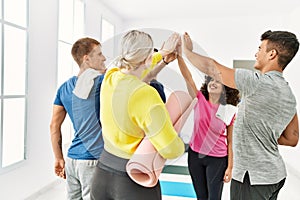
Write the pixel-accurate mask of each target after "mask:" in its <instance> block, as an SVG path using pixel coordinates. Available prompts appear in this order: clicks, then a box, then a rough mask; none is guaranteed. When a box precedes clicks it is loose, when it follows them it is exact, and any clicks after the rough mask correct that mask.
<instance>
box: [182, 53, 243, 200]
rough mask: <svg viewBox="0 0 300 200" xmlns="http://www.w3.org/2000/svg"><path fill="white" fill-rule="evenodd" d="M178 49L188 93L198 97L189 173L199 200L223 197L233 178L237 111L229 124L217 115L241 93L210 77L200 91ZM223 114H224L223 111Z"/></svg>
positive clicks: (236, 101)
mask: <svg viewBox="0 0 300 200" xmlns="http://www.w3.org/2000/svg"><path fill="white" fill-rule="evenodd" d="M177 51H178V58H177V60H178V65H179V68H180V71H181V73H182V75H183V77H184V79H185V81H186V85H187V88H188V91H189V94H190V95H191V96H192V97H193V98H195V97H197V98H198V103H197V105H196V106H195V108H194V131H193V135H192V138H191V141H190V148H189V150H188V167H189V172H190V175H191V178H192V181H193V185H194V189H195V192H196V194H197V199H198V200H199V199H201V200H204V199H210V200H219V199H221V197H222V190H223V182H226V183H227V182H229V181H230V180H231V173H232V165H233V160H232V159H233V155H232V130H233V122H234V118H235V114H231V116H230V119H229V123H228V122H226V120H224V116H220V115H218V114H219V113H222V112H220V110H221V109H223V111H226V108H228V107H230V106H228V105H227V107H226V106H225V105H226V104H231V105H233V106H236V105H237V104H238V102H239V95H238V94H239V92H238V90H236V89H232V88H229V87H227V86H224V85H223V84H221V83H220V82H219V81H217V80H214V79H212V78H211V77H208V76H206V77H205V82H204V83H203V85H202V87H201V88H200V90H198V89H197V87H196V84H195V82H194V81H193V78H192V75H191V73H190V71H189V69H188V68H187V66H186V64H185V62H184V60H183V58H182V56H181V48H180V47H179V48H178V49H177ZM227 113H228V112H227ZM221 115H224V112H223V114H221ZM227 121H228V120H227ZM225 122H226V123H227V124H226V123H225Z"/></svg>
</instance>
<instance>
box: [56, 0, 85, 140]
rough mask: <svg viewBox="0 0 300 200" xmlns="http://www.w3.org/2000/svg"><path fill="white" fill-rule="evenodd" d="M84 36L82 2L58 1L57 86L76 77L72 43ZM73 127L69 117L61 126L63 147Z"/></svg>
mask: <svg viewBox="0 0 300 200" xmlns="http://www.w3.org/2000/svg"><path fill="white" fill-rule="evenodd" d="M83 35H84V1H83V0H60V1H59V32H58V64H57V86H58V87H59V86H60V85H61V84H62V83H63V82H65V81H66V80H67V79H69V78H70V77H71V76H72V75H77V73H78V72H79V67H78V65H77V64H76V63H75V61H74V60H73V58H72V55H71V48H72V45H73V43H74V42H75V41H76V40H77V39H78V38H81V37H83ZM72 131H73V127H72V124H71V120H70V119H69V117H68V116H67V117H66V120H65V121H64V123H63V125H62V133H63V134H62V137H63V143H64V145H68V144H69V142H70V141H71V139H72V137H73V134H72Z"/></svg>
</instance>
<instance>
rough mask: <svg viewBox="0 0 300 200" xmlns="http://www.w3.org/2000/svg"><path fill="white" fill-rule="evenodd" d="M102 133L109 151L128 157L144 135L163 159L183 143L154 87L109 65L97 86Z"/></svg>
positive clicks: (178, 152) (180, 150) (179, 149)
mask: <svg viewBox="0 0 300 200" xmlns="http://www.w3.org/2000/svg"><path fill="white" fill-rule="evenodd" d="M100 102H101V112H100V118H101V123H102V135H103V139H104V148H105V150H106V151H108V152H109V153H111V154H113V155H116V156H119V157H121V158H125V159H129V158H130V157H131V155H132V154H133V153H134V152H135V150H136V148H137V147H138V145H139V144H140V142H141V140H142V139H143V138H144V137H145V136H147V137H148V138H149V140H150V142H151V143H152V144H153V146H154V147H155V148H156V150H157V151H158V152H159V153H160V154H161V155H162V157H164V158H166V159H172V158H176V157H178V156H180V155H181V154H183V152H184V144H183V142H182V140H181V139H180V138H179V137H178V134H177V133H176V131H175V129H174V127H173V125H172V122H171V120H170V116H169V113H168V111H167V110H166V107H165V104H164V103H163V102H162V100H161V98H160V96H159V94H158V93H157V92H156V90H155V89H154V88H152V87H151V86H149V85H148V84H146V83H144V82H142V81H141V80H139V79H138V78H137V77H135V76H132V75H127V74H124V73H122V72H120V69H119V68H112V69H110V70H109V71H107V72H106V74H105V77H104V80H103V82H102V85H101V95H100Z"/></svg>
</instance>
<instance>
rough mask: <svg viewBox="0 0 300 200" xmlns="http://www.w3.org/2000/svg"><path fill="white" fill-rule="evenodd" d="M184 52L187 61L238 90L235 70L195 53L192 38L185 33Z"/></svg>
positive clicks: (183, 39)
mask: <svg viewBox="0 0 300 200" xmlns="http://www.w3.org/2000/svg"><path fill="white" fill-rule="evenodd" d="M182 41H183V50H184V53H185V55H186V57H187V59H188V60H189V61H190V62H191V63H192V64H193V65H194V66H195V67H196V68H198V69H199V70H200V71H201V72H203V73H205V74H207V75H208V76H211V77H212V78H214V79H215V80H218V81H220V82H221V83H223V84H224V85H226V86H228V87H231V88H236V85H235V81H234V74H235V70H234V69H231V68H228V67H225V66H224V65H221V64H219V63H218V62H216V61H215V60H214V59H212V58H209V57H206V56H202V55H200V54H197V53H195V52H193V43H192V40H191V38H190V36H189V35H188V34H187V33H185V34H184V35H183V38H182Z"/></svg>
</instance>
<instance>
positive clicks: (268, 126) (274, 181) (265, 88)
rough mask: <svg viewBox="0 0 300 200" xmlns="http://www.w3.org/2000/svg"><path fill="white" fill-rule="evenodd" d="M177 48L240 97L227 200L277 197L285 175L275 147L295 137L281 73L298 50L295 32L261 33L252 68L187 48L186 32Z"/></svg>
mask: <svg viewBox="0 0 300 200" xmlns="http://www.w3.org/2000/svg"><path fill="white" fill-rule="evenodd" d="M183 49H184V53H185V55H186V57H187V58H188V60H189V61H190V62H191V63H192V64H193V65H194V66H195V67H197V68H198V69H199V70H200V71H202V72H203V73H205V74H207V75H209V76H211V77H213V78H214V79H217V80H219V81H221V82H222V83H223V84H224V85H227V86H228V87H232V88H236V89H238V90H239V91H240V93H241V95H242V101H241V103H240V105H239V110H238V114H237V118H236V121H235V125H234V130H233V155H234V157H233V160H234V164H233V176H232V177H233V178H232V181H231V188H230V196H231V199H232V200H258V199H259V200H261V199H266V200H267V199H270V200H271V199H272V200H273V199H277V195H278V193H279V191H280V189H281V188H282V186H283V185H284V182H285V178H286V176H287V173H286V169H285V165H284V161H283V159H282V157H281V155H280V154H279V150H278V145H286V146H296V145H297V143H298V139H299V127H298V126H299V125H298V117H297V110H296V99H295V96H294V94H293V93H292V91H291V88H290V86H289V85H288V83H287V82H286V81H285V79H284V78H283V76H282V74H283V70H284V69H285V67H286V66H287V65H288V64H289V62H290V61H291V60H292V59H293V57H294V56H295V55H296V53H297V51H298V49H299V42H298V40H297V38H296V36H295V35H294V34H293V33H290V32H287V31H266V32H265V33H263V34H262V36H261V44H260V46H259V49H258V52H257V53H256V54H255V57H256V63H255V65H254V68H255V69H256V70H257V71H251V70H246V69H232V68H228V67H225V66H223V65H221V64H219V63H217V62H216V61H215V60H213V59H211V58H208V57H205V56H202V55H199V54H197V53H195V52H193V44H192V40H191V39H190V37H189V35H188V34H187V33H185V34H184V35H183Z"/></svg>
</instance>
